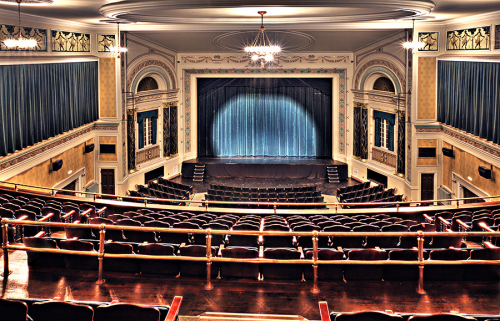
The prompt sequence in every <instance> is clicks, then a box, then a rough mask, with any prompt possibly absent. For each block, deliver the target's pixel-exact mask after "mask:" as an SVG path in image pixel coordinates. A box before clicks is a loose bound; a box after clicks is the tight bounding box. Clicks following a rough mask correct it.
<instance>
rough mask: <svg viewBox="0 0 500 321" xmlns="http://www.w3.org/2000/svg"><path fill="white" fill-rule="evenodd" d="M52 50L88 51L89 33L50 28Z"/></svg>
mask: <svg viewBox="0 0 500 321" xmlns="http://www.w3.org/2000/svg"><path fill="white" fill-rule="evenodd" d="M52 51H62V52H90V34H89V33H77V32H71V31H57V30H52Z"/></svg>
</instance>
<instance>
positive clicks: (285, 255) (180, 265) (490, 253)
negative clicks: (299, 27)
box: [25, 237, 500, 281]
mask: <svg viewBox="0 0 500 321" xmlns="http://www.w3.org/2000/svg"><path fill="white" fill-rule="evenodd" d="M25 244H26V246H29V247H37V248H52V249H57V248H61V249H64V250H76V251H89V252H92V251H94V252H95V247H94V245H93V244H92V243H90V242H85V241H81V240H59V242H57V241H56V240H51V239H45V238H38V237H31V238H25ZM219 249H220V251H219ZM211 252H212V256H214V257H217V256H220V257H226V258H240V259H259V258H264V259H272V260H284V261H286V260H300V259H304V258H305V259H312V257H313V251H312V250H305V252H303V251H302V250H300V249H295V248H266V249H264V250H263V252H262V253H263V254H262V256H261V255H260V251H259V249H258V248H256V247H222V248H220V247H218V246H212V248H211ZM104 253H105V254H106V253H107V254H135V253H138V254H143V255H151V256H154V255H166V256H180V257H183V256H184V257H185V256H189V257H205V256H206V253H207V248H206V246H205V245H181V246H180V247H178V248H176V247H175V246H173V245H168V244H147V243H144V244H138V245H137V250H135V251H134V247H133V246H132V245H131V244H124V243H117V242H106V243H105V244H104ZM425 253H426V256H427V255H428V257H426V260H444V261H452V260H499V259H500V248H498V247H493V246H491V247H490V248H484V249H474V250H471V251H469V250H467V249H454V248H450V249H437V250H432V251H426V252H425ZM318 259H319V260H334V261H337V260H361V261H374V260H383V261H385V260H398V261H417V260H418V250H417V249H404V250H403V249H400V250H390V251H386V250H381V249H356V250H349V251H347V252H344V251H340V250H336V249H319V251H318ZM28 265H29V266H36V267H52V268H68V269H88V270H96V269H97V266H98V260H97V257H95V256H88V255H71V254H58V253H37V252H31V251H30V252H28ZM219 269H220V275H221V277H237V278H254V279H260V280H263V279H295V280H301V279H304V278H305V279H306V280H311V279H312V276H313V270H312V266H311V265H309V264H296V263H291V264H287V263H258V262H257V263H255V262H252V263H250V262H249V263H240V262H214V264H213V268H212V271H211V272H212V276H213V277H215V276H217V275H218V270H219ZM104 270H105V271H115V272H131V273H139V272H142V273H151V274H169V275H177V274H178V273H180V275H181V276H206V262H203V261H201V262H200V261H186V260H155V259H153V258H152V259H130V258H106V256H105V258H104ZM318 279H320V280H342V279H345V280H382V279H384V280H418V266H417V265H412V266H408V265H381V264H376V263H374V264H370V265H352V264H349V265H343V264H319V265H318ZM424 279H425V280H435V281H436V280H440V281H443V280H455V281H457V280H499V279H500V266H499V265H498V264H491V265H453V264H450V265H447V264H443V265H428V266H426V267H425V269H424Z"/></svg>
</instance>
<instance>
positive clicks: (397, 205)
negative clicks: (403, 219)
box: [396, 203, 399, 212]
mask: <svg viewBox="0 0 500 321" xmlns="http://www.w3.org/2000/svg"><path fill="white" fill-rule="evenodd" d="M396 212H399V203H397V204H396Z"/></svg>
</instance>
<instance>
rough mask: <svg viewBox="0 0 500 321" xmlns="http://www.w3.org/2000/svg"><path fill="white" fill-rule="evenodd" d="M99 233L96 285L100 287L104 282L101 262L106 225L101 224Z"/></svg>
mask: <svg viewBox="0 0 500 321" xmlns="http://www.w3.org/2000/svg"><path fill="white" fill-rule="evenodd" d="M99 229H100V232H99V256H98V260H99V277H98V279H97V282H96V284H98V285H101V284H104V282H105V280H104V279H103V278H102V271H103V268H104V266H103V263H104V262H103V261H104V239H105V238H104V235H105V234H106V225H104V224H101V226H100V227H99Z"/></svg>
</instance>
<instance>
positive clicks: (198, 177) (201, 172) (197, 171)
mask: <svg viewBox="0 0 500 321" xmlns="http://www.w3.org/2000/svg"><path fill="white" fill-rule="evenodd" d="M204 177H205V165H198V164H197V165H194V174H193V182H203V178H204Z"/></svg>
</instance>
